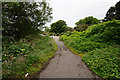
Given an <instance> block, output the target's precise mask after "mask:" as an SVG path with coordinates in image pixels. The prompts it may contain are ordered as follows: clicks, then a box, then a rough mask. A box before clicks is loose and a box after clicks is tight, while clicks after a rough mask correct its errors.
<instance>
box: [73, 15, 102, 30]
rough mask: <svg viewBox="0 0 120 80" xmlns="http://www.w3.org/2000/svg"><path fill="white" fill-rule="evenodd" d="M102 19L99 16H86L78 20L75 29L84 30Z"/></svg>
mask: <svg viewBox="0 0 120 80" xmlns="http://www.w3.org/2000/svg"><path fill="white" fill-rule="evenodd" d="M99 22H100V20H98V19H97V18H94V17H93V16H89V17H86V18H84V19H80V20H79V21H78V22H76V23H75V24H76V26H75V27H74V30H76V31H80V32H81V31H84V30H86V29H87V28H88V26H90V25H93V24H98V23H99Z"/></svg>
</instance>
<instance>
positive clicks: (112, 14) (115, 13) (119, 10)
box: [104, 1, 120, 21]
mask: <svg viewBox="0 0 120 80" xmlns="http://www.w3.org/2000/svg"><path fill="white" fill-rule="evenodd" d="M113 19H117V20H120V1H119V2H117V3H116V5H115V6H114V7H110V9H109V10H108V11H107V13H106V16H105V18H104V21H111V20H113Z"/></svg>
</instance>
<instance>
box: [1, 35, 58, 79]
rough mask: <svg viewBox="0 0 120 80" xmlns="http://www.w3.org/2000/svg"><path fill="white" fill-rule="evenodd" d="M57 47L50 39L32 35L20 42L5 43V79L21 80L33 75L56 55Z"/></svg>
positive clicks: (3, 57)
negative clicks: (16, 79) (20, 79)
mask: <svg viewBox="0 0 120 80" xmlns="http://www.w3.org/2000/svg"><path fill="white" fill-rule="evenodd" d="M56 48H57V46H56V44H55V42H54V41H53V40H52V39H51V38H49V37H47V36H46V37H42V36H39V35H38V36H35V35H31V36H28V37H26V38H25V39H21V40H20V41H18V42H14V41H13V42H12V41H11V42H10V43H9V44H8V43H7V44H6V43H5V42H3V52H2V61H3V64H2V69H3V74H2V77H3V78H21V77H23V78H24V76H25V74H26V73H29V75H33V74H34V73H36V72H38V71H39V70H40V69H41V68H42V67H43V65H42V64H43V63H44V62H47V61H48V60H49V59H50V58H51V57H53V56H54V55H55V53H54V51H55V50H56Z"/></svg>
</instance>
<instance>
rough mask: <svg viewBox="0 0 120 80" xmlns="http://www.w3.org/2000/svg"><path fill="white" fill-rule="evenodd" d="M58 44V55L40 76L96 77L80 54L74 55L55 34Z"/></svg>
mask: <svg viewBox="0 0 120 80" xmlns="http://www.w3.org/2000/svg"><path fill="white" fill-rule="evenodd" d="M53 38H54V39H55V42H56V43H57V45H58V51H57V52H56V56H55V57H54V58H53V59H52V60H51V61H50V63H49V65H48V66H47V67H46V68H45V70H44V71H43V72H41V73H40V74H39V76H38V77H39V78H96V77H97V76H95V75H94V74H93V73H92V72H91V71H90V70H89V68H88V67H87V66H86V65H85V64H84V63H83V61H82V59H81V57H80V56H77V55H74V54H73V53H72V52H71V51H70V50H69V49H68V48H67V47H66V46H65V45H64V43H63V42H62V41H59V39H58V37H55V36H53Z"/></svg>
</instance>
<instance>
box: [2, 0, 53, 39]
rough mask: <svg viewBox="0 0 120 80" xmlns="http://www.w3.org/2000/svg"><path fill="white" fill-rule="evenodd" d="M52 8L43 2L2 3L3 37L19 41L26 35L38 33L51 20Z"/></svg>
mask: <svg viewBox="0 0 120 80" xmlns="http://www.w3.org/2000/svg"><path fill="white" fill-rule="evenodd" d="M51 11H52V8H50V7H49V4H48V3H47V2H45V1H44V0H43V1H41V2H33V3H31V2H3V3H2V26H3V31H2V32H3V35H4V36H7V37H9V38H11V37H12V38H14V39H15V40H19V39H21V38H24V37H25V36H26V35H30V34H33V33H36V32H38V31H40V28H39V27H42V26H43V25H45V24H46V23H47V22H49V21H50V20H51V18H52V16H51V14H52V12H51Z"/></svg>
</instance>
